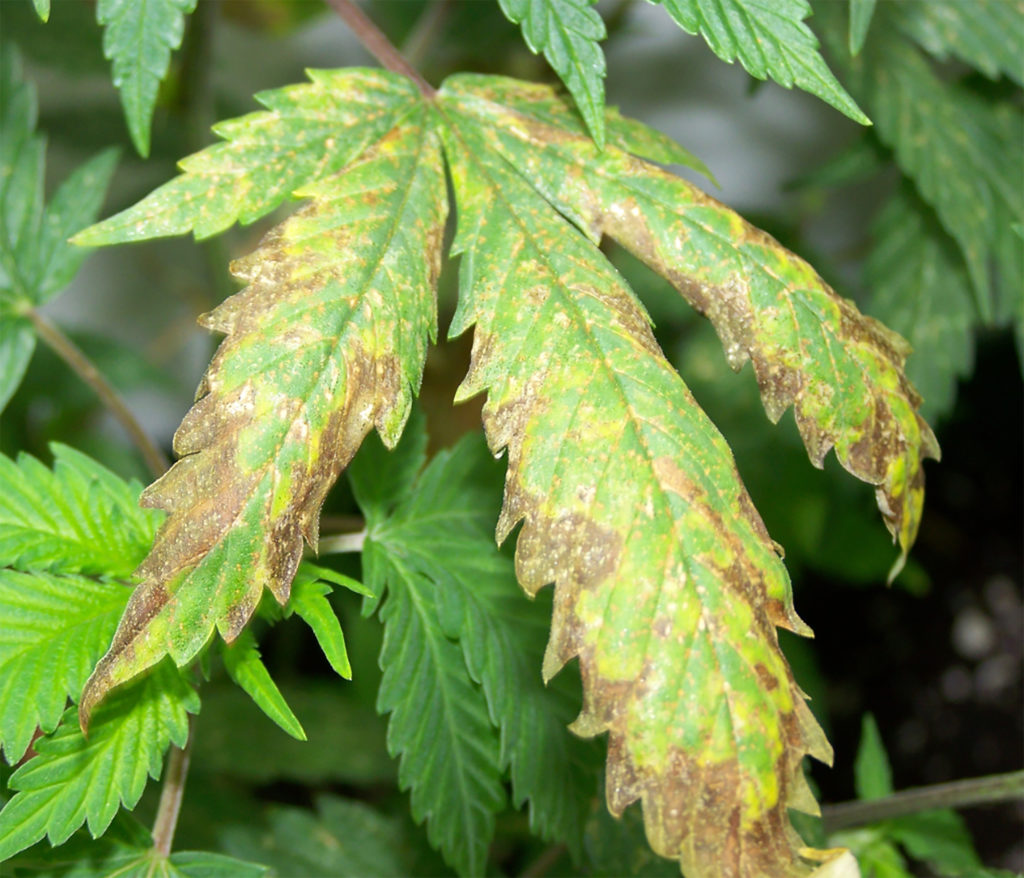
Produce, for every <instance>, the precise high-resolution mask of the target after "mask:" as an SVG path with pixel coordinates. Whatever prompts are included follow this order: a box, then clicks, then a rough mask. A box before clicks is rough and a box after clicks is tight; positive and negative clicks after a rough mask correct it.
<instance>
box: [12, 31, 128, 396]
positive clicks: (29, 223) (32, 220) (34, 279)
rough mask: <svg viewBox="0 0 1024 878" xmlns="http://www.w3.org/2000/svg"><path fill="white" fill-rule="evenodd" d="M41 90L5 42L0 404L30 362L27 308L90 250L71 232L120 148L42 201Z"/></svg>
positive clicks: (97, 197)
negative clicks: (38, 97)
mask: <svg viewBox="0 0 1024 878" xmlns="http://www.w3.org/2000/svg"><path fill="white" fill-rule="evenodd" d="M35 123H36V98H35V90H34V89H33V88H32V87H31V85H30V84H28V83H27V82H25V81H23V80H22V78H21V63H20V60H19V57H18V53H17V51H16V50H15V49H14V48H13V46H10V45H7V44H4V45H3V46H0V411H3V408H4V406H6V404H7V402H8V401H9V400H10V398H11V396H12V395H13V394H14V391H15V390H16V389H17V388H18V385H19V384H20V383H21V379H22V377H23V376H24V374H25V370H26V369H27V367H28V363H29V360H30V359H31V358H32V352H33V350H34V348H35V333H34V331H33V329H32V326H31V323H30V321H29V319H28V318H27V317H26V312H27V311H28V309H30V308H32V307H33V306H35V305H40V304H42V303H43V302H45V301H47V300H48V299H50V298H51V297H52V296H53V295H54V294H55V293H58V292H60V291H61V290H62V289H63V288H64V287H65V286H67V284H68V282H69V281H70V280H71V278H72V276H73V275H74V274H75V272H76V271H77V270H78V267H79V265H80V264H81V262H82V260H83V259H84V258H85V257H86V256H87V255H88V254H87V252H86V251H84V250H82V249H80V248H76V247H72V246H70V245H69V244H68V243H67V238H68V236H69V235H70V234H72V233H73V232H76V231H78V230H79V229H81V228H82V226H84V225H86V224H87V223H89V222H91V221H92V220H93V219H95V216H96V213H97V211H98V210H99V208H100V204H101V203H102V201H103V195H104V192H105V191H106V188H107V183H108V182H109V180H110V176H111V174H112V173H113V169H114V164H115V162H116V155H115V153H114V152H113V151H112V150H107V151H106V152H103V153H100V154H99V155H97V156H95V157H94V158H92V159H90V160H89V161H88V162H86V163H85V164H84V165H82V166H81V167H80V168H78V169H77V170H76V171H75V172H74V173H72V174H71V176H69V177H68V178H67V180H65V181H64V183H63V184H62V185H61V186H60V188H59V189H58V190H57V192H56V193H55V194H54V196H53V198H52V199H51V201H50V203H49V204H48V205H45V206H44V204H43V182H44V175H45V151H46V150H45V143H44V141H43V139H42V138H41V137H40V136H39V135H37V134H36V133H35Z"/></svg>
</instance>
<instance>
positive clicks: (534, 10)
mask: <svg viewBox="0 0 1024 878" xmlns="http://www.w3.org/2000/svg"><path fill="white" fill-rule="evenodd" d="M498 3H499V4H500V6H501V11H502V12H504V13H505V16H506V17H507V18H508V19H509V21H512V22H515V23H516V24H518V25H519V26H520V27H521V28H522V30H523V39H525V40H526V45H528V46H529V47H530V51H531V52H534V53H535V54H536V53H537V52H543V53H544V57H545V58H547V60H548V63H549V64H550V65H551V67H552V69H553V70H554V71H555V73H557V74H558V76H559V77H560V78H561V80H562V82H564V83H565V87H566V88H567V89H569V94H571V95H572V97H573V100H574V101H575V102H576V107H577V109H579V111H580V114H581V115H582V116H583V118H584V120H585V121H586V123H587V128H588V129H589V130H590V133H591V135H592V136H593V138H594V140H595V141H596V142H597V144H598V146H604V75H605V63H604V53H603V52H602V51H601V47H600V46H599V45H598V43H599V42H600V41H601V40H603V39H604V38H605V36H606V35H607V34H606V32H605V27H604V21H603V20H602V19H601V16H600V15H599V14H598V12H597V10H596V9H594V3H593V0H498Z"/></svg>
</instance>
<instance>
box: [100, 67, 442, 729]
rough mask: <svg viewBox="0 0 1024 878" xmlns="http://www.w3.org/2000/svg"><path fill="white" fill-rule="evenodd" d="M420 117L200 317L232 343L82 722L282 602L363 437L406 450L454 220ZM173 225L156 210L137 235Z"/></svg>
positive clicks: (269, 246)
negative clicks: (265, 600) (131, 683)
mask: <svg viewBox="0 0 1024 878" xmlns="http://www.w3.org/2000/svg"><path fill="white" fill-rule="evenodd" d="M381 78H382V79H383V78H386V77H384V76H383V74H382V75H381ZM392 78H393V79H397V77H392ZM396 88H397V86H396ZM399 90H400V89H399ZM425 112H426V111H425V109H424V108H422V107H419V108H417V107H415V106H414V108H413V109H412V110H411V111H410V113H409V114H408V115H407V116H406V117H405V118H404V120H403V122H402V125H401V126H400V127H396V128H394V129H392V130H391V131H388V132H387V133H385V134H384V135H383V136H382V137H381V138H380V140H379V141H377V142H376V143H374V144H373V145H371V146H370V147H369V148H367V149H365V150H364V151H363V152H362V153H361V154H360V155H359V156H358V157H357V158H355V159H354V160H353V161H352V163H351V164H350V165H349V166H348V167H347V168H345V170H344V171H343V172H341V173H339V174H336V175H335V176H333V177H329V178H325V179H321V180H319V181H318V182H316V183H314V184H311V185H310V186H307V187H305V188H302V189H300V190H298V192H297V194H298V195H299V196H302V197H309V198H311V199H312V201H311V203H310V204H309V205H308V206H306V207H305V208H303V209H302V210H301V211H299V212H298V213H296V214H295V215H294V216H292V217H291V218H290V219H288V220H287V221H286V222H285V223H283V224H282V225H281V226H279V227H278V228H277V229H275V230H274V231H272V232H271V233H270V234H268V235H267V237H266V238H265V239H264V240H263V242H262V244H261V246H260V248H259V249H258V250H257V251H256V252H255V253H253V254H252V255H250V256H249V257H247V258H245V259H241V260H238V261H236V262H235V263H234V264H233V266H232V270H233V271H234V273H235V275H236V276H237V277H239V278H242V279H244V280H247V281H248V282H249V286H248V287H246V288H245V289H244V290H243V291H242V292H240V293H238V294H236V295H235V296H232V297H231V298H230V299H228V300H227V301H226V302H224V304H222V305H221V306H220V307H219V308H217V309H216V310H215V311H213V312H212V313H211V314H209V315H207V316H206V317H205V318H204V319H203V322H204V324H205V325H206V326H207V327H209V328H210V329H213V330H216V331H220V332H223V333H225V334H226V335H227V338H226V339H225V341H224V342H223V343H222V345H221V347H220V349H219V350H218V352H217V354H216V355H215V357H214V359H213V362H212V363H211V365H210V368H209V369H208V371H207V374H206V376H205V377H204V379H203V382H202V384H201V387H200V391H199V400H198V402H197V403H196V404H195V406H194V407H193V408H192V410H191V411H190V412H189V414H188V415H187V416H186V418H185V420H184V421H183V422H182V425H181V427H180V428H179V430H178V432H177V434H176V435H175V450H176V452H177V453H178V454H179V455H182V458H183V459H182V460H180V461H179V462H178V463H177V464H175V466H174V467H173V468H172V469H171V470H170V471H169V472H168V473H167V474H166V475H165V476H164V477H163V478H161V479H160V480H159V481H157V482H156V483H155V484H154V485H152V486H151V487H150V488H149V489H148V490H147V492H146V493H145V494H144V495H143V497H144V502H146V503H147V504H149V505H152V506H159V507H161V508H164V509H166V510H167V511H168V512H169V513H170V517H169V518H168V520H167V522H166V524H165V525H164V526H163V528H162V529H161V531H160V532H159V534H158V535H157V539H156V543H155V545H154V548H153V551H152V552H151V554H150V555H149V556H148V557H147V559H146V560H145V562H144V563H143V564H142V566H141V567H140V568H139V571H138V575H139V577H140V578H141V580H142V584H141V585H140V586H139V588H138V589H137V590H136V592H135V594H134V595H133V597H132V601H131V603H130V604H129V607H128V609H127V611H126V613H125V616H124V618H123V620H122V622H121V625H120V627H119V629H118V633H117V636H116V637H115V640H114V643H113V645H112V646H111V649H110V651H109V652H108V654H107V655H106V656H105V657H104V659H103V660H102V661H101V662H100V664H99V665H98V666H97V669H96V672H95V673H94V675H93V677H92V678H91V680H90V683H89V684H88V685H87V687H86V693H85V695H84V697H83V700H82V716H83V718H86V717H87V716H88V713H89V710H90V709H91V707H92V705H93V704H95V703H96V701H97V700H98V699H99V698H101V697H102V696H103V695H104V693H105V692H107V691H108V690H109V689H110V688H111V687H112V686H115V685H117V684H118V683H119V682H122V681H123V680H126V679H128V678H130V677H132V676H134V675H135V674H136V673H138V672H139V671H140V670H142V669H143V668H146V667H148V666H149V665H152V664H154V663H155V662H156V661H158V660H159V659H160V658H161V657H162V656H163V655H165V654H168V653H169V654H170V655H172V656H173V657H174V659H175V661H176V662H178V663H179V664H183V663H186V662H188V661H189V660H190V659H191V658H192V657H193V656H195V655H196V653H197V652H198V651H199V650H200V649H201V648H202V646H203V645H204V644H205V643H206V641H207V640H208V638H209V636H210V635H211V633H212V632H213V630H214V629H217V630H218V631H219V632H220V633H221V635H222V636H223V637H224V638H225V639H226V640H228V641H230V640H232V639H233V638H234V637H236V636H237V635H238V633H239V631H240V630H241V629H242V627H243V626H244V625H245V623H246V621H247V620H248V619H249V617H250V616H251V614H252V612H253V610H254V609H255V607H256V604H257V603H258V602H259V599H260V597H261V595H262V592H263V589H264V587H267V588H269V589H270V590H271V591H272V592H273V594H274V596H275V597H276V598H277V599H278V601H279V602H280V603H282V604H283V603H284V602H285V601H287V599H288V595H289V586H290V583H291V580H292V577H293V576H294V574H295V571H296V568H297V566H298V563H299V559H300V556H301V554H302V540H303V537H305V539H306V540H307V541H309V542H310V543H311V544H313V545H314V546H315V544H316V540H317V522H318V518H319V509H320V506H321V504H322V503H323V499H324V497H325V495H326V493H327V491H328V490H329V488H330V486H331V485H332V484H333V482H334V480H335V479H336V478H337V476H338V473H339V472H340V471H341V470H342V468H343V467H344V466H345V465H346V464H347V463H348V461H349V459H350V458H351V456H352V455H353V454H354V453H355V451H356V449H357V448H358V446H359V443H360V442H361V441H362V439H363V436H365V435H366V433H367V432H368V431H369V430H370V429H372V428H374V427H376V429H377V430H378V432H380V434H381V435H382V437H383V438H384V440H385V441H386V442H388V443H390V444H393V443H394V442H396V441H397V439H398V436H399V434H400V432H401V429H402V426H403V424H404V422H405V418H406V416H407V414H408V411H409V407H410V405H411V399H412V393H413V392H414V390H415V389H416V388H418V386H419V382H420V377H421V373H422V366H423V359H424V355H425V350H426V344H427V339H428V337H431V336H432V335H433V334H434V332H435V303H434V281H435V278H436V274H437V271H438V265H439V247H440V243H441V233H442V229H443V225H444V219H445V191H444V177H443V171H442V166H441V156H440V149H439V144H438V141H437V137H436V135H435V134H434V133H433V132H432V131H431V130H430V129H429V128H428V127H426V126H425V124H424V119H423V116H424V114H425ZM264 121H265V120H264ZM256 123H257V124H259V123H260V120H259V119H257V120H256ZM336 134H338V136H341V134H342V132H336ZM215 149H216V148H215ZM284 155H285V154H284V153H282V156H284ZM180 179H183V180H188V179H189V178H188V177H187V176H186V177H185V178H180ZM171 185H173V184H171ZM144 203H145V202H144ZM236 203H238V202H236ZM263 203H264V204H265V203H267V202H266V201H264V202H263ZM172 212H173V211H172ZM115 219H116V218H115ZM178 219H179V220H181V221H182V222H188V223H192V224H195V223H196V222H198V221H199V220H198V218H197V217H196V216H195V215H188V216H185V217H184V218H182V217H181V216H179V217H178ZM165 229H166V226H165V225H164V224H163V223H162V220H161V219H160V218H159V217H158V218H157V219H156V220H154V224H153V225H152V226H145V225H144V226H143V228H142V229H141V230H138V231H136V233H135V234H136V235H138V234H143V233H145V232H146V231H147V230H148V232H149V233H150V234H154V233H158V232H160V231H162V230H165ZM95 234H96V235H100V236H103V237H106V238H108V239H109V236H111V235H113V234H115V232H114V231H113V229H112V227H110V226H106V227H105V226H104V225H101V226H100V227H99V231H97V232H95Z"/></svg>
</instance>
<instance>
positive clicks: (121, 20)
mask: <svg viewBox="0 0 1024 878" xmlns="http://www.w3.org/2000/svg"><path fill="white" fill-rule="evenodd" d="M195 8H196V0H99V2H98V3H97V4H96V21H97V22H99V24H100V25H102V26H103V28H104V31H103V55H104V56H105V57H106V58H107V59H109V60H111V61H113V70H112V79H113V81H114V85H115V86H116V87H117V89H118V91H119V92H120V94H121V105H122V106H123V107H124V115H125V118H126V120H127V121H128V132H129V133H130V134H131V137H132V143H134V144H135V148H136V149H137V150H138V151H139V155H142V156H148V155H149V129H150V125H151V123H152V121H153V110H154V108H155V107H156V93H157V88H158V87H159V85H160V80H161V79H163V78H164V76H165V75H166V73H167V68H168V66H169V65H170V63H171V51H172V50H174V49H177V48H178V46H180V45H181V38H182V36H183V35H184V33H185V16H186V15H188V14H189V13H190V12H192V10H193V9H195Z"/></svg>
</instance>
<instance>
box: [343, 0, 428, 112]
mask: <svg viewBox="0 0 1024 878" xmlns="http://www.w3.org/2000/svg"><path fill="white" fill-rule="evenodd" d="M325 2H326V3H327V5H328V6H330V7H331V9H333V10H334V11H335V12H337V13H338V15H340V16H341V17H342V18H343V19H344V20H345V23H346V24H347V25H348V26H349V27H350V28H352V32H353V33H354V34H355V35H356V37H358V38H359V42H361V43H362V44H363V46H364V47H365V48H366V50H367V51H368V52H369V53H370V54H371V55H373V57H374V58H376V59H377V60H378V61H380V63H381V64H382V65H383V66H384V67H385V68H387V69H388V70H390V71H392V72H394V73H401V74H402V75H403V76H408V77H409V79H411V80H412V81H413V82H415V83H416V86H417V88H419V90H420V93H421V94H422V95H423V97H425V98H433V97H434V94H435V91H434V87H433V86H432V85H431V84H430V83H429V82H427V81H426V80H425V79H424V78H423V77H422V76H421V75H420V73H419V71H418V70H417V69H416V68H415V67H413V66H412V65H411V64H410V63H409V62H408V61H406V60H405V58H403V57H402V55H401V54H400V53H399V51H398V49H396V48H395V47H394V46H393V45H392V44H391V41H390V40H389V39H388V38H387V37H386V36H384V34H383V33H382V32H381V30H380V28H378V27H377V25H375V24H374V23H373V22H372V21H370V19H369V18H367V16H366V13H365V12H363V10H362V9H360V8H359V7H358V6H356V4H355V3H354V2H352V0H325Z"/></svg>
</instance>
